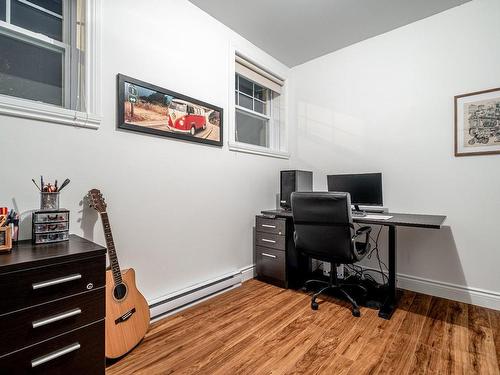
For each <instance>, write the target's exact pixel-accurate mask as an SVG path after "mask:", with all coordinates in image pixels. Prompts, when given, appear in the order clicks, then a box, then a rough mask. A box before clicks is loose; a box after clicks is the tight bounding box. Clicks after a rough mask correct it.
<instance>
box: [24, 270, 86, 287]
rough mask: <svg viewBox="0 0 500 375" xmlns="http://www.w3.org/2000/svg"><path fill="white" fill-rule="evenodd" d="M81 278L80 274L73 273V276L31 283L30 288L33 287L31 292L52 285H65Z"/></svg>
mask: <svg viewBox="0 0 500 375" xmlns="http://www.w3.org/2000/svg"><path fill="white" fill-rule="evenodd" d="M81 278H82V275H81V274H80V273H75V274H73V275H69V276H64V277H59V278H57V279H52V280H47V281H42V282H39V283H33V284H32V286H33V290H37V289H42V288H46V287H48V286H52V285H57V284H62V283H67V282H69V281H73V280H78V279H81Z"/></svg>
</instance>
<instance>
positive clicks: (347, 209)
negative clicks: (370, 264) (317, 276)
mask: <svg viewBox="0 0 500 375" xmlns="http://www.w3.org/2000/svg"><path fill="white" fill-rule="evenodd" d="M291 201H292V215H293V222H294V225H295V234H294V239H295V247H296V249H297V250H298V251H300V252H302V253H303V254H305V255H307V256H309V257H312V258H314V259H318V260H321V261H325V262H329V263H330V264H331V271H330V281H329V282H325V281H319V280H307V281H306V285H305V286H306V287H307V285H308V284H309V283H312V282H319V283H322V284H326V285H327V286H326V287H324V288H323V289H321V290H320V291H319V292H317V293H315V294H314V295H313V296H312V299H311V308H312V309H313V310H317V309H318V303H317V302H316V298H317V297H318V296H319V295H320V294H321V293H323V292H325V291H327V290H329V289H333V290H338V291H340V292H341V293H342V294H343V295H344V296H345V297H346V298H347V299H348V300H349V302H351V304H352V314H353V315H354V316H360V312H359V306H358V304H357V302H356V301H355V300H354V298H352V297H351V296H350V295H349V294H348V293H347V291H346V290H345V289H344V288H343V287H344V286H357V287H360V288H361V289H363V291H364V293H365V294H366V289H365V288H364V287H362V286H360V285H357V284H346V283H343V284H339V282H338V279H337V272H336V267H337V266H338V265H339V264H352V263H355V262H358V261H359V260H361V259H363V257H365V256H366V254H368V252H369V251H370V232H371V228H370V227H362V228H360V229H358V230H355V229H354V224H353V222H352V216H351V197H350V195H349V193H337V192H312V193H311V192H309V193H297V192H296V193H292V197H291ZM362 236H363V237H364V240H363V241H361V237H362Z"/></svg>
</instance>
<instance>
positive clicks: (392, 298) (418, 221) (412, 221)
mask: <svg viewBox="0 0 500 375" xmlns="http://www.w3.org/2000/svg"><path fill="white" fill-rule="evenodd" d="M261 213H262V214H263V215H265V216H269V217H278V218H286V219H287V221H290V222H291V223H292V224H293V217H292V212H291V211H285V210H264V211H261ZM384 215H390V216H392V218H390V219H388V220H376V219H370V218H366V217H353V221H354V222H355V223H358V224H372V225H383V226H386V227H388V229H389V264H388V267H389V280H388V292H387V296H386V298H385V301H384V302H383V303H382V306H381V308H380V311H379V316H380V317H381V318H384V319H390V318H391V316H392V313H393V312H394V310H395V309H396V307H397V293H396V268H397V263H396V255H397V236H396V235H397V227H412V228H427V229H440V228H441V226H442V225H443V222H444V221H445V219H446V216H442V215H414V214H400V213H393V212H391V213H385V212H384ZM291 232H292V231H288V233H291ZM290 241H291V242H293V238H291V239H290Z"/></svg>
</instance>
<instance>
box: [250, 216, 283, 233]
mask: <svg viewBox="0 0 500 375" xmlns="http://www.w3.org/2000/svg"><path fill="white" fill-rule="evenodd" d="M285 223H286V220H285V219H270V218H268V217H263V216H257V217H256V220H255V230H256V231H257V232H266V233H273V234H279V235H283V236H284V235H285Z"/></svg>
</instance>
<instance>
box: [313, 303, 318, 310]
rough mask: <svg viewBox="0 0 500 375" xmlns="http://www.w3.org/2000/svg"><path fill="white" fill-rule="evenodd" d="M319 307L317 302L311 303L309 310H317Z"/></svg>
mask: <svg viewBox="0 0 500 375" xmlns="http://www.w3.org/2000/svg"><path fill="white" fill-rule="evenodd" d="M318 307H319V305H318V303H317V302H311V309H313V310H317V309H318Z"/></svg>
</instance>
